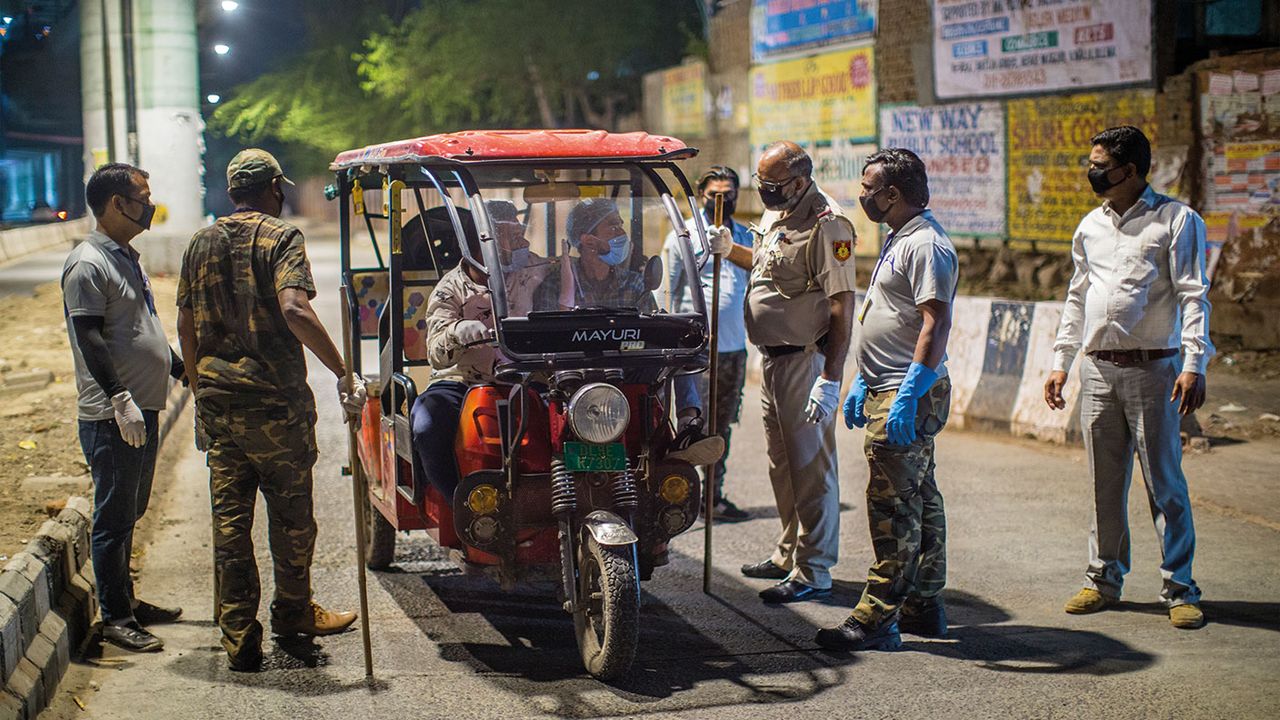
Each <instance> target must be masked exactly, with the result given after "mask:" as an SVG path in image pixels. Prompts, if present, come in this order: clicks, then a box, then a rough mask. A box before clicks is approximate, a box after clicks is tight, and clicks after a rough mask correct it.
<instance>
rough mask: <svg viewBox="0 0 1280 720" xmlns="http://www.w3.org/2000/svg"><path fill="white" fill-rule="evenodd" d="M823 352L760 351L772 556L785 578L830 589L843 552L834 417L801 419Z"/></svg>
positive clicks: (833, 415)
mask: <svg viewBox="0 0 1280 720" xmlns="http://www.w3.org/2000/svg"><path fill="white" fill-rule="evenodd" d="M822 363H823V356H822V354H821V353H819V352H815V351H813V350H806V351H804V352H795V353H790V354H787V355H780V356H777V357H769V356H768V355H766V356H765V357H764V384H763V387H762V388H761V395H762V401H763V405H764V435H765V443H766V445H767V450H768V454H769V481H770V482H771V483H772V484H773V498H774V501H775V502H776V503H777V506H778V518H779V519H780V520H781V521H782V533H781V534H780V535H779V536H778V542H777V547H776V548H775V549H774V551H773V555H772V557H771V558H770V559H771V560H772V561H773V564H775V565H777V566H778V567H780V568H782V569H784V570H787V571H788V572H789V573H790V575H789V576H788V579H790V580H795V581H798V582H800V583H803V584H805V585H808V586H810V587H816V588H829V587H831V568H832V566H834V565H835V564H836V559H837V557H838V555H839V551H840V483H839V479H838V476H837V466H836V438H835V417H836V415H838V414H839V413H838V412H837V413H833V414H831V415H828V416H827V417H826V418H824V419H823V420H822V421H821V422H818V423H811V422H809V421H808V419H806V417H805V405H807V404H808V402H809V391H810V390H811V389H812V388H813V382H814V380H815V379H816V378H817V377H818V375H819V374H820V373H821V372H822Z"/></svg>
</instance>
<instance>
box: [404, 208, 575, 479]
mask: <svg viewBox="0 0 1280 720" xmlns="http://www.w3.org/2000/svg"><path fill="white" fill-rule="evenodd" d="M485 206H486V207H487V208H488V210H489V215H490V217H492V218H493V221H494V229H495V235H496V238H497V241H498V256H499V262H501V263H502V270H503V277H504V279H505V281H506V285H507V293H508V295H507V297H508V301H509V305H510V313H511V314H512V315H527V314H528V313H529V309H530V304H531V302H532V297H533V292H534V288H537V287H539V285H540V284H541V283H542V281H543V279H544V278H545V277H546V276H547V274H548V273H549V271H550V269H551V265H550V264H549V263H548V262H547V261H546V259H545V258H541V257H538V256H537V255H534V254H533V253H531V252H530V251H529V241H528V240H527V239H525V236H524V231H525V226H524V224H523V223H521V222H520V220H519V218H518V216H517V214H516V207H515V205H514V204H512V203H510V202H508V201H506V200H488V201H486V202H485ZM468 229H469V228H468ZM466 243H467V246H468V248H469V250H470V251H471V256H472V257H473V258H475V259H476V260H477V262H478V261H479V260H480V257H481V255H480V243H479V239H478V238H477V237H475V236H474V235H473V234H472V233H470V232H468V233H467V237H466ZM487 283H488V275H487V273H486V272H485V271H484V270H483V269H482V268H480V267H476V266H474V265H471V264H469V263H467V262H465V261H464V262H462V263H460V264H459V265H458V266H457V267H455V268H454V269H452V270H450V271H449V272H447V273H445V275H444V277H442V278H441V279H440V282H439V284H438V285H436V287H435V290H433V291H432V293H431V297H430V298H429V299H428V301H427V318H426V319H427V359H428V361H429V362H430V363H431V380H430V382H429V384H428V385H427V387H426V389H425V390H424V391H423V392H422V394H420V395H418V399H417V400H416V401H415V402H414V404H413V408H412V410H411V411H410V419H411V421H412V437H413V447H414V453H413V457H414V466H415V467H414V476H415V477H416V478H425V479H426V481H427V482H429V483H431V485H432V486H434V487H435V488H436V490H437V491H439V492H440V493H441V494H442V495H444V497H445V498H447V499H451V498H452V497H453V490H454V488H456V487H457V485H458V480H459V478H458V465H457V461H456V460H455V458H454V454H453V444H454V439H455V437H456V436H457V431H458V417H459V414H460V413H461V411H462V401H463V399H464V398H465V397H466V395H467V389H468V388H469V387H470V386H472V385H480V384H485V383H490V382H493V380H494V365H495V364H496V362H497V360H498V353H497V349H496V348H494V347H493V346H492V345H490V344H489V343H488V342H486V341H488V340H490V339H492V338H493V306H492V302H491V300H490V297H489V288H488V286H487Z"/></svg>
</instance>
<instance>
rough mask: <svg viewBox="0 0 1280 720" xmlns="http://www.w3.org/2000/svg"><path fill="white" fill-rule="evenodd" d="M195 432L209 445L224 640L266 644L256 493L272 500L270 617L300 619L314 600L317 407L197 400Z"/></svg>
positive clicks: (248, 648)
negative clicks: (256, 534) (255, 528)
mask: <svg viewBox="0 0 1280 720" xmlns="http://www.w3.org/2000/svg"><path fill="white" fill-rule="evenodd" d="M196 412H197V418H198V426H197V434H198V436H199V439H200V440H201V441H202V442H203V443H204V447H205V448H206V450H207V451H208V457H207V462H208V465H209V495H210V500H211V503H212V510H213V547H214V582H215V584H216V588H217V602H218V606H217V607H216V608H215V614H216V616H217V619H218V625H219V627H220V628H221V629H222V646H223V647H224V648H225V649H226V651H227V653H228V654H230V655H233V656H234V655H237V654H239V653H241V652H253V651H255V650H256V649H258V648H259V647H260V646H261V644H262V624H261V623H259V622H258V619H257V615H258V603H259V600H260V597H261V588H260V585H259V581H258V565H257V562H256V561H255V560H254V557H253V535H252V533H253V510H254V503H255V502H256V500H257V494H258V493H259V492H261V493H262V496H263V499H264V500H265V501H266V505H267V537H268V541H269V542H270V545H271V559H272V563H273V566H274V571H275V599H274V600H273V601H272V603H271V617H272V620H273V621H276V620H286V621H287V620H291V619H295V618H296V617H297V616H298V614H300V613H303V612H306V611H307V610H308V609H309V606H310V603H311V557H312V554H313V553H314V551H315V542H316V523H315V517H314V516H313V514H312V494H311V490H312V478H311V468H312V466H313V465H314V464H315V461H316V456H317V452H316V437H315V423H316V413H315V406H314V404H313V402H312V401H310V400H309V399H308V402H306V403H298V402H288V401H285V400H282V399H281V400H277V399H270V400H267V399H254V400H253V401H252V402H246V401H243V400H240V399H239V398H236V399H224V398H212V399H203V400H200V401H198V402H197V403H196Z"/></svg>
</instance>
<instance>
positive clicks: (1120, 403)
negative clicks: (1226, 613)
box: [1080, 356, 1200, 606]
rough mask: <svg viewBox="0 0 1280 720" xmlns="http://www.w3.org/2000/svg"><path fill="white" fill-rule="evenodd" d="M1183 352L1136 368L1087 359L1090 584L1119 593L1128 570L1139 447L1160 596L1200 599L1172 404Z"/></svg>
mask: <svg viewBox="0 0 1280 720" xmlns="http://www.w3.org/2000/svg"><path fill="white" fill-rule="evenodd" d="M1181 362H1182V361H1181V359H1180V358H1179V357H1177V356H1174V357H1171V358H1165V359H1163V360H1156V361H1153V362H1149V363H1143V364H1141V365H1135V366H1131V367H1119V366H1117V365H1114V364H1111V363H1108V362H1102V361H1098V360H1095V359H1093V358H1092V357H1088V356H1086V357H1084V358H1083V359H1082V360H1081V363H1080V368H1081V369H1080V373H1081V374H1080V426H1081V429H1082V430H1083V433H1084V447H1085V453H1086V454H1087V455H1088V457H1089V470H1090V472H1091V473H1092V475H1093V500H1094V502H1093V509H1094V511H1093V528H1092V530H1091V532H1090V533H1089V568H1088V570H1086V571H1085V587H1091V588H1094V589H1096V590H1098V591H1099V592H1101V593H1102V594H1104V595H1107V596H1109V597H1116V598H1118V597H1120V590H1121V588H1122V586H1123V584H1124V576H1125V574H1126V573H1128V572H1129V563H1130V556H1129V518H1128V507H1129V504H1128V499H1129V483H1130V480H1131V479H1132V476H1133V456H1134V453H1135V452H1136V453H1137V455H1138V462H1139V464H1140V465H1141V466H1142V475H1143V478H1144V480H1145V483H1146V489H1147V502H1148V504H1149V505H1150V507H1151V517H1152V519H1153V520H1154V521H1155V527H1156V537H1157V538H1158V540H1159V542H1160V556H1161V558H1162V561H1161V563H1160V575H1161V577H1162V578H1163V580H1164V586H1163V588H1162V589H1161V591H1160V598H1161V600H1162V601H1163V602H1164V603H1165V604H1166V605H1169V606H1173V605H1182V604H1184V603H1195V602H1199V601H1200V588H1198V587H1196V583H1195V580H1193V579H1192V578H1191V561H1192V558H1193V556H1194V555H1195V546H1196V531H1195V526H1194V525H1193V524H1192V520H1191V500H1190V498H1189V497H1188V495H1187V479H1186V476H1184V475H1183V474H1182V444H1181V438H1180V437H1179V434H1178V431H1179V424H1180V417H1179V415H1178V405H1177V403H1173V402H1169V395H1170V394H1171V393H1172V392H1173V383H1174V380H1175V379H1177V377H1178V373H1179V370H1180V367H1181Z"/></svg>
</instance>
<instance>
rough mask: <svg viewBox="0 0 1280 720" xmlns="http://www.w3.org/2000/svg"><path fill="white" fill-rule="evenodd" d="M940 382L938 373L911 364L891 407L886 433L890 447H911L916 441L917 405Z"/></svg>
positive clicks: (918, 364) (919, 365)
mask: <svg viewBox="0 0 1280 720" xmlns="http://www.w3.org/2000/svg"><path fill="white" fill-rule="evenodd" d="M937 380H938V373H936V372H934V371H933V370H930V369H929V368H927V367H925V366H924V365H921V364H920V363H911V367H910V368H908V369H907V376H906V377H905V378H903V380H902V384H901V385H899V386H898V394H897V396H896V397H894V398H893V405H890V406H889V422H888V424H887V425H886V426H885V433H886V434H887V435H888V436H889V444H890V445H910V444H911V443H913V442H915V439H916V405H917V404H918V403H919V401H920V398H922V397H924V395H925V393H927V392H929V388H931V387H933V384H934V383H935V382H937Z"/></svg>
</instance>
